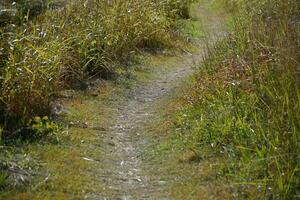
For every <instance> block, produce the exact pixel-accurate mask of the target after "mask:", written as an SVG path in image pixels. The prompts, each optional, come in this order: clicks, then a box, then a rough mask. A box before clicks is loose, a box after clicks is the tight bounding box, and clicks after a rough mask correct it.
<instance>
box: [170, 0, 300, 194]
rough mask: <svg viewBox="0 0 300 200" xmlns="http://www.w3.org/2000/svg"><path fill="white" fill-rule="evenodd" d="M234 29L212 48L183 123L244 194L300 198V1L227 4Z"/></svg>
mask: <svg viewBox="0 0 300 200" xmlns="http://www.w3.org/2000/svg"><path fill="white" fill-rule="evenodd" d="M224 2H225V3H226V7H227V9H228V10H230V11H231V12H233V15H234V17H233V21H232V31H231V33H230V34H229V36H228V37H227V38H225V39H224V40H223V41H221V42H219V43H218V44H217V45H216V46H215V47H211V48H210V49H209V51H208V52H209V53H208V56H207V58H206V61H205V63H204V64H203V65H202V66H201V68H200V69H199V72H198V73H197V79H196V83H195V86H194V87H193V88H192V89H191V91H190V92H189V93H188V94H187V95H186V97H185V101H184V103H182V104H183V105H182V110H181V111H180V112H178V114H177V121H176V123H175V124H176V126H177V128H180V129H181V130H182V131H181V133H180V135H181V138H182V140H183V142H184V143H185V146H186V148H187V149H190V150H192V151H193V152H195V153H196V154H197V155H199V156H200V155H201V154H202V150H203V149H206V148H210V152H214V153H215V154H216V156H217V157H220V158H226V159H225V161H224V162H222V163H223V166H222V167H219V170H220V173H221V175H222V176H225V177H227V178H228V179H229V180H230V182H231V183H232V184H233V188H234V189H236V190H237V191H238V193H239V195H240V198H250V199H265V198H273V199H296V198H297V197H299V193H300V191H299V186H300V182H299V180H300V178H299V177H300V174H299V163H300V157H299V153H300V148H299V133H300V121H299V117H300V114H299V113H300V98H299V94H300V90H299V85H300V79H299V62H300V60H299V58H300V54H299V47H300V44H299V38H300V32H299V30H300V29H299V19H300V12H299V10H300V8H299V1H283V0H276V1H270V0H264V1H259V2H258V1H230V0H228V1H224Z"/></svg>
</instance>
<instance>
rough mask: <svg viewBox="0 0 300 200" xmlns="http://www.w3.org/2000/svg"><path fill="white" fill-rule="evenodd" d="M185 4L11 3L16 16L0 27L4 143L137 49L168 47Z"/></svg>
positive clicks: (89, 0)
mask: <svg viewBox="0 0 300 200" xmlns="http://www.w3.org/2000/svg"><path fill="white" fill-rule="evenodd" d="M7 2H8V4H9V3H11V2H12V1H11V2H10V1H7ZM36 2H37V3H36ZM64 2H67V3H64ZM174 2H176V3H174ZM186 3H187V1H176V0H168V1H164V2H157V1H154V0H144V1H136V0H128V1H123V0H113V1H99V0H86V1H50V0H49V1H45V0H43V1H42V0H41V1H37V0H20V1H16V3H13V5H12V6H14V8H16V9H17V13H16V16H14V18H10V19H9V21H5V24H4V25H5V26H3V24H2V26H1V27H0V45H1V46H0V126H1V127H2V128H3V130H4V135H9V133H10V132H12V131H15V130H16V129H19V128H20V127H24V126H25V127H26V126H27V125H28V123H29V122H30V121H31V119H32V118H34V117H35V116H47V115H49V114H50V110H51V109H50V104H51V101H52V100H53V97H54V96H55V95H56V94H57V93H58V92H59V91H60V90H62V89H68V88H73V87H74V86H75V87H80V86H81V85H82V82H83V81H85V80H86V79H88V78H91V77H95V76H97V77H101V78H110V77H111V76H112V75H113V74H114V72H115V70H116V66H118V64H119V63H124V62H126V61H127V60H128V59H130V58H131V57H132V55H134V54H136V52H139V49H143V48H157V47H159V48H161V47H171V46H174V43H172V41H174V37H176V36H175V35H174V31H172V28H173V24H174V21H175V20H176V17H177V16H179V13H180V11H179V10H180V9H182V8H183V7H184V6H185V4H186ZM32 5H39V6H37V7H36V8H35V7H32ZM183 5H184V6H183ZM47 8H48V10H47ZM174 13H175V14H174ZM176 13H177V14H176Z"/></svg>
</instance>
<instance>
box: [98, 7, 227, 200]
mask: <svg viewBox="0 0 300 200" xmlns="http://www.w3.org/2000/svg"><path fill="white" fill-rule="evenodd" d="M197 11H198V13H196V15H197V16H195V17H196V18H197V17H203V16H204V15H205V16H206V20H207V21H206V26H205V30H206V32H207V34H208V35H209V36H210V41H215V38H218V37H220V33H221V34H222V33H224V31H223V30H224V29H223V28H224V26H223V25H222V21H221V20H220V17H219V16H217V15H215V14H214V13H211V11H209V10H208V9H206V8H204V7H201V6H198V8H197ZM204 44H205V43H204V42H199V45H198V48H199V49H198V51H197V53H194V54H186V55H183V56H182V57H181V59H180V60H179V62H176V64H174V66H172V69H171V70H168V71H164V72H161V73H160V76H159V77H158V78H157V79H155V80H153V81H152V82H151V83H149V84H146V85H142V86H140V87H138V88H136V89H135V90H134V91H133V92H132V94H131V98H130V99H129V100H127V101H126V102H124V103H123V104H122V105H120V106H119V107H118V112H117V117H116V119H115V120H113V121H112V125H111V127H110V128H109V131H108V132H109V133H108V134H106V136H105V138H104V146H103V151H104V153H103V154H104V155H106V158H105V159H104V160H103V161H102V163H103V166H102V169H101V170H100V172H99V173H100V175H99V176H100V177H101V179H102V180H101V181H102V182H103V183H104V185H105V187H106V189H107V190H108V191H109V192H108V193H107V196H104V197H101V198H102V199H122V200H126V199H168V198H167V197H164V196H163V195H162V194H163V193H162V191H161V190H162V188H163V187H161V186H162V185H163V184H166V183H165V181H160V177H153V176H151V177H149V176H147V175H146V174H147V173H146V172H144V171H143V170H144V169H145V168H143V167H142V165H143V159H142V156H141V155H142V153H143V152H144V150H145V149H146V148H147V147H148V146H149V145H151V144H152V143H153V140H150V139H149V136H147V129H146V128H145V126H147V124H149V123H151V121H153V119H155V118H156V117H158V115H159V113H158V111H157V109H155V108H156V107H158V104H159V103H160V102H161V100H162V99H164V98H166V97H168V96H170V95H172V94H173V93H174V92H175V91H176V88H177V87H179V86H181V85H182V84H183V81H184V80H185V79H187V77H189V76H191V74H192V73H193V71H194V70H193V66H195V63H199V62H201V60H202V57H203V52H202V51H201V48H202V47H203V46H204ZM196 66H197V65H196ZM149 167H150V168H151V167H155V166H149ZM94 198H95V199H99V197H94Z"/></svg>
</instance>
